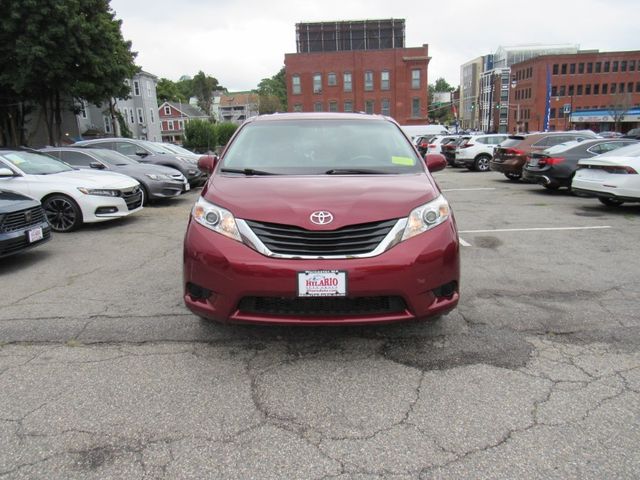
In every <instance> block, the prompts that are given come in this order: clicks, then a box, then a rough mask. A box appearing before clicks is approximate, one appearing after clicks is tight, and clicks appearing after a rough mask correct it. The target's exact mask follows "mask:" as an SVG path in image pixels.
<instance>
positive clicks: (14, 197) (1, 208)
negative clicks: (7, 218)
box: [0, 190, 40, 213]
mask: <svg viewBox="0 0 640 480" xmlns="http://www.w3.org/2000/svg"><path fill="white" fill-rule="evenodd" d="M38 205H40V202H39V201H37V200H34V199H33V198H31V197H27V196H26V195H22V194H21V193H16V192H9V191H6V190H0V213H6V212H17V211H18V210H24V209H25V208H33V207H37V206H38Z"/></svg>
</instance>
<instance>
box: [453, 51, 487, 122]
mask: <svg viewBox="0 0 640 480" xmlns="http://www.w3.org/2000/svg"><path fill="white" fill-rule="evenodd" d="M484 62H485V57H478V58H475V59H473V60H471V61H469V62H467V63H465V64H464V65H462V67H460V110H459V116H460V127H461V128H463V129H469V130H477V129H479V128H480V127H479V123H480V117H479V111H480V109H479V108H478V104H479V102H480V76H481V74H482V72H483V71H484V68H483V67H484Z"/></svg>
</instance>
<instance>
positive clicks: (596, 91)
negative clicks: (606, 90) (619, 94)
mask: <svg viewBox="0 0 640 480" xmlns="http://www.w3.org/2000/svg"><path fill="white" fill-rule="evenodd" d="M593 94H594V95H600V84H599V83H596V84H595V85H594V86H593Z"/></svg>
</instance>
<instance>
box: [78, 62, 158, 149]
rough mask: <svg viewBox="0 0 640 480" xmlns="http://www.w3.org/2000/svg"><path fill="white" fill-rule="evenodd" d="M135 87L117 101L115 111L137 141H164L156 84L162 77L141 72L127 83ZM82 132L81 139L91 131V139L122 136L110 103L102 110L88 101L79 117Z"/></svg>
mask: <svg viewBox="0 0 640 480" xmlns="http://www.w3.org/2000/svg"><path fill="white" fill-rule="evenodd" d="M126 83H127V85H129V86H130V87H131V93H130V96H129V98H127V99H125V100H123V99H117V100H116V102H115V110H116V111H117V112H120V114H122V117H123V119H124V122H125V124H126V126H127V128H128V129H129V131H130V132H131V136H132V137H133V138H138V139H142V140H152V141H154V142H159V141H160V139H161V133H160V120H159V118H158V100H157V98H156V84H157V83H158V77H156V76H155V75H151V74H150V73H147V72H144V71H140V72H139V73H137V74H136V75H135V76H134V77H133V78H132V79H130V80H126ZM77 122H78V131H79V132H80V135H81V136H86V134H87V132H89V133H90V135H91V136H117V135H119V134H121V131H120V126H119V125H117V124H116V123H115V122H114V120H113V118H112V116H111V114H110V111H109V106H108V104H102V105H101V106H99V107H96V106H95V105H88V104H86V103H85V102H83V103H82V105H81V106H80V113H79V114H78V115H77Z"/></svg>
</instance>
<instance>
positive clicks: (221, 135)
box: [216, 122, 238, 145]
mask: <svg viewBox="0 0 640 480" xmlns="http://www.w3.org/2000/svg"><path fill="white" fill-rule="evenodd" d="M237 129H238V126H237V125H236V124H234V123H230V122H222V123H218V124H216V133H217V137H218V145H226V144H227V143H228V142H229V139H230V138H231V136H232V135H233V134H234V133H235V131H236V130H237Z"/></svg>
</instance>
